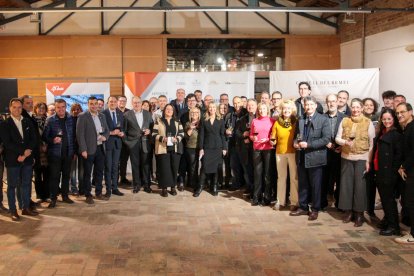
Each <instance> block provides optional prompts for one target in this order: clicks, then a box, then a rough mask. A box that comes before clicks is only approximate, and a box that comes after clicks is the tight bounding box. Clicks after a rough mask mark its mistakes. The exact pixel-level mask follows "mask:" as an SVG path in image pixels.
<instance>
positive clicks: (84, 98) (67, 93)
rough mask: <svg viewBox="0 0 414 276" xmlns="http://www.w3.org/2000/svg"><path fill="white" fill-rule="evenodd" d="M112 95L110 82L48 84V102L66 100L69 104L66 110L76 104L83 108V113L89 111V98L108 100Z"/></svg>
mask: <svg viewBox="0 0 414 276" xmlns="http://www.w3.org/2000/svg"><path fill="white" fill-rule="evenodd" d="M109 95H110V85H109V82H85V83H83V82H78V83H77V82H65V83H46V102H47V104H51V103H53V102H54V101H55V100H56V99H64V100H65V101H66V103H67V106H66V110H67V111H68V112H70V108H71V106H72V105H73V104H74V103H78V104H80V105H81V106H82V109H83V111H85V110H87V109H88V98H89V97H91V96H95V97H96V98H98V99H103V100H105V101H106V99H107V98H108V97H109Z"/></svg>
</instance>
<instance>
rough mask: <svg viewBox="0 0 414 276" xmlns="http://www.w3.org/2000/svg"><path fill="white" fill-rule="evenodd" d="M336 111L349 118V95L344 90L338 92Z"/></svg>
mask: <svg viewBox="0 0 414 276" xmlns="http://www.w3.org/2000/svg"><path fill="white" fill-rule="evenodd" d="M337 96H338V111H339V112H340V113H343V114H345V115H346V116H351V108H350V107H349V105H348V100H349V93H348V91H346V90H341V91H339V92H338V95H337Z"/></svg>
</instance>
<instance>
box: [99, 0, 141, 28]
mask: <svg viewBox="0 0 414 276" xmlns="http://www.w3.org/2000/svg"><path fill="white" fill-rule="evenodd" d="M137 2H138V0H134V2H132V4H131V5H129V6H130V7H133V6H135V4H136V3H137ZM127 13H128V12H123V13H122V14H121V16H120V17H118V19H117V20H115V22H114V23H113V24H112V25H111V27H109V29H108V30H106V31H105V34H106V35H109V34H110V33H111V31H112V29H113V28H114V27H115V26H116V24H118V23H119V21H121V20H122V18H124V16H125V15H126V14H127Z"/></svg>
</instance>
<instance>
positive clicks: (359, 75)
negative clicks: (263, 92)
mask: <svg viewBox="0 0 414 276" xmlns="http://www.w3.org/2000/svg"><path fill="white" fill-rule="evenodd" d="M269 78H270V92H273V91H280V92H282V94H283V98H286V99H297V98H298V97H299V90H298V84H299V83H300V82H301V81H306V82H309V84H310V85H311V88H312V95H313V96H315V97H316V98H317V100H318V101H319V102H320V103H325V97H326V96H327V95H328V94H331V93H335V94H336V93H338V91H340V90H346V91H348V92H349V98H350V99H352V98H360V99H364V98H367V97H370V98H373V99H375V100H376V101H378V100H379V98H380V94H379V69H378V68H372V69H351V70H304V71H272V72H270V74H269Z"/></svg>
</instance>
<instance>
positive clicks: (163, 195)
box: [161, 188, 168, 197]
mask: <svg viewBox="0 0 414 276" xmlns="http://www.w3.org/2000/svg"><path fill="white" fill-rule="evenodd" d="M161 196H162V197H168V191H167V189H166V188H163V189H162V190H161Z"/></svg>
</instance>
